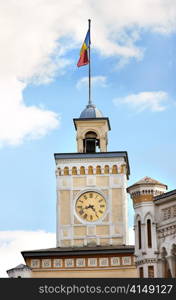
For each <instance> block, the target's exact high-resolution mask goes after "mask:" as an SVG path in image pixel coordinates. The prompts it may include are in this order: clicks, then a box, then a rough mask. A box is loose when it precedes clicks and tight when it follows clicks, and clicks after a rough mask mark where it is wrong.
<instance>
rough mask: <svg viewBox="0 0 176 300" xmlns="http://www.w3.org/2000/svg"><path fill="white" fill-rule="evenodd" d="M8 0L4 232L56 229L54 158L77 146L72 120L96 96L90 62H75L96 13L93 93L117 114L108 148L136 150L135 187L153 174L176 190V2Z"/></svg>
mask: <svg viewBox="0 0 176 300" xmlns="http://www.w3.org/2000/svg"><path fill="white" fill-rule="evenodd" d="M10 2H11V1H10V0H8V1H7V7H5V6H3V7H2V10H1V13H2V16H3V17H4V19H5V20H7V21H6V26H5V28H4V32H0V36H1V39H2V42H3V44H4V48H3V49H4V51H2V53H1V58H0V62H1V65H2V70H1V73H0V95H1V97H0V98H1V100H0V102H1V103H0V105H1V113H0V117H1V121H0V145H1V148H0V166H1V168H0V182H1V189H0V199H1V210H0V231H15V230H23V231H36V230H39V229H40V230H44V231H46V232H53V233H54V232H55V224H56V220H55V218H56V216H55V205H56V192H55V189H56V188H55V163H54V156H53V154H54V153H55V152H76V139H75V134H76V133H75V129H74V126H73V121H72V119H73V118H77V117H79V115H80V112H81V111H82V110H83V109H84V107H85V105H86V104H87V99H88V87H87V85H86V83H85V80H86V79H84V78H85V77H87V75H88V67H87V66H85V67H81V68H79V69H78V68H77V66H76V64H77V61H78V58H79V50H80V47H81V44H82V42H83V40H84V38H85V34H86V31H87V19H88V18H91V19H92V45H91V46H92V50H91V53H92V79H93V84H92V98H93V102H94V103H95V105H96V106H97V107H98V108H99V109H100V110H101V111H102V112H103V114H104V116H107V117H109V119H110V123H111V129H112V130H111V131H110V133H109V145H108V150H109V151H128V155H129V162H130V168H131V175H130V179H129V185H130V184H132V183H134V182H135V181H137V180H139V179H141V178H142V177H144V176H150V177H153V178H155V179H157V180H159V181H161V182H163V183H166V184H168V187H169V190H172V189H175V188H176V183H175V174H176V161H175V153H176V139H175V132H176V122H175V115H176V96H175V95H176V85H175V70H176V58H175V53H176V51H175V49H176V22H175V19H176V17H175V15H174V12H175V11H176V9H175V8H176V7H175V4H173V2H169V1H168V2H167V4H166V2H165V4H164V2H163V1H162V0H159V1H153V2H151V5H150V6H149V5H148V3H149V1H148V2H147V1H146V0H142V1H138V0H135V1H134V2H133V6H131V4H129V2H128V4H129V7H127V6H125V3H126V1H119V2H118V3H116V2H115V1H114V2H113V1H111V2H112V3H111V8H112V10H111V11H110V10H108V9H107V8H108V7H107V1H97V2H96V4H95V3H94V2H92V1H87V2H86V3H85V2H83V1H74V0H73V1H70V2H69V4H70V5H69V11H67V9H66V7H65V6H64V5H63V7H62V8H61V7H60V6H59V3H60V1H54V0H53V3H52V5H51V3H50V1H48V0H45V1H44V2H43V4H41V2H40V1H35V3H34V2H33V1H28V0H25V1H23V5H22V4H20V9H21V12H22V14H21V16H20V17H19V16H18V13H17V12H18V10H17V7H15V4H13V5H11V3H10ZM100 2H101V3H100ZM31 3H32V4H31ZM108 3H109V2H108ZM126 4H127V3H126ZM8 5H9V7H10V8H9V11H7V8H8ZM41 5H42V11H41ZM81 5H82V6H81ZM34 6H35V10H34ZM113 7H114V9H113ZM119 7H120V9H119ZM58 8H59V9H58ZM75 8H76V12H77V13H76V15H74V14H73V12H74V11H75ZM57 9H58V14H57V13H56V10H57ZM39 12H40V13H41V15H40V22H38V13H39ZM82 12H84V13H83V14H82ZM28 16H29V19H28ZM30 16H32V18H33V23H32V24H30ZM8 17H10V18H8ZM117 20H118V21H119V22H117ZM8 21H9V22H8ZM67 21H68V22H67ZM11 22H12V23H13V26H14V27H13V32H12V26H11V25H12V24H11ZM21 25H22V26H21ZM61 25H62V26H61ZM4 33H6V34H4ZM5 35H7V38H5V37H4V36H5ZM12 36H13V38H12V40H11V43H9V37H12ZM26 37H27V38H26ZM15 38H16V39H15ZM19 44H20V46H19ZM132 225H133V209H132V203H131V200H130V199H129V226H130V227H131V226H132Z"/></svg>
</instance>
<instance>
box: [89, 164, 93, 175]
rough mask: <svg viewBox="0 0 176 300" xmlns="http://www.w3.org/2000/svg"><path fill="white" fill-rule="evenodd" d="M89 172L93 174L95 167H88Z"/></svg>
mask: <svg viewBox="0 0 176 300" xmlns="http://www.w3.org/2000/svg"><path fill="white" fill-rule="evenodd" d="M88 174H89V175H93V167H92V166H89V167H88Z"/></svg>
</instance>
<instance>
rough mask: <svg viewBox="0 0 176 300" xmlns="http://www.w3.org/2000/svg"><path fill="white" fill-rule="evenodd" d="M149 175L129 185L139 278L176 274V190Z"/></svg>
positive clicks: (173, 275) (172, 275) (174, 275)
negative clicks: (169, 189) (170, 189)
mask: <svg viewBox="0 0 176 300" xmlns="http://www.w3.org/2000/svg"><path fill="white" fill-rule="evenodd" d="M166 189H167V186H166V185H165V184H162V183H159V182H157V181H156V180H153V179H151V178H149V177H145V178H144V179H142V180H141V181H139V182H137V183H136V184H134V185H132V186H131V187H129V188H128V189H127V190H128V192H129V193H130V195H131V197H132V199H133V206H134V210H135V218H134V230H135V256H136V265H137V269H138V275H139V277H176V190H174V191H171V192H166Z"/></svg>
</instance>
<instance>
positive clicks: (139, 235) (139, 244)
mask: <svg viewBox="0 0 176 300" xmlns="http://www.w3.org/2000/svg"><path fill="white" fill-rule="evenodd" d="M141 242H142V239H141V221H140V220H139V221H138V248H139V249H141V246H142V243H141Z"/></svg>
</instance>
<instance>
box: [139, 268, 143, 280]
mask: <svg viewBox="0 0 176 300" xmlns="http://www.w3.org/2000/svg"><path fill="white" fill-rule="evenodd" d="M139 277H140V278H144V269H143V267H140V268H139Z"/></svg>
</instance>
